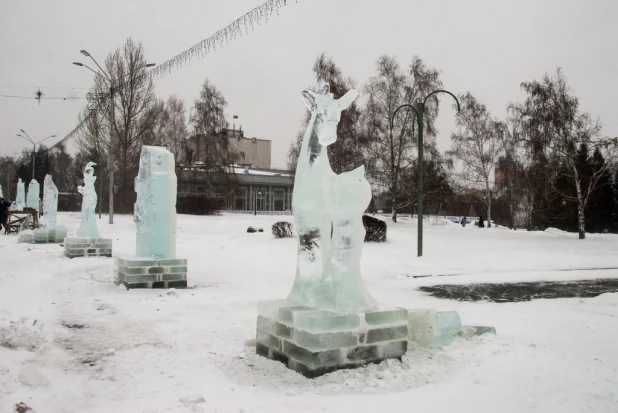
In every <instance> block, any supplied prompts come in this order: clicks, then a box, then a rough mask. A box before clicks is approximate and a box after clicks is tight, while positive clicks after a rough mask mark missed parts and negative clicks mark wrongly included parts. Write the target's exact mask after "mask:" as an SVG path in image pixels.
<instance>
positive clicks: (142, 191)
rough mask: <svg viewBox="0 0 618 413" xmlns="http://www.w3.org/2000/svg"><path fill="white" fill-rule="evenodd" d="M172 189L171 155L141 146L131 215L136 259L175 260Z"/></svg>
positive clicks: (161, 149)
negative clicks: (133, 222)
mask: <svg viewBox="0 0 618 413" xmlns="http://www.w3.org/2000/svg"><path fill="white" fill-rule="evenodd" d="M176 185H177V181H176V172H175V167H174V156H173V155H172V153H171V152H170V151H168V150H167V149H165V148H163V147H158V146H142V153H141V156H140V161H139V174H138V175H137V177H136V178H135V192H137V201H136V202H135V210H134V214H133V220H134V221H135V225H136V226H137V239H136V253H137V255H138V256H140V257H156V258H175V257H176Z"/></svg>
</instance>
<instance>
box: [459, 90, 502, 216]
mask: <svg viewBox="0 0 618 413" xmlns="http://www.w3.org/2000/svg"><path fill="white" fill-rule="evenodd" d="M459 102H460V104H461V111H460V112H459V113H458V114H457V116H456V125H457V126H458V128H459V129H458V131H457V132H456V133H453V134H452V136H451V140H452V147H451V149H450V150H449V151H448V152H447V155H448V156H449V157H450V158H451V159H452V160H453V161H454V165H455V168H456V173H455V176H456V178H457V181H458V186H460V188H462V189H463V188H465V189H475V190H477V191H478V194H479V195H478V196H477V197H478V198H479V199H480V200H481V201H482V202H483V204H485V206H486V207H487V227H488V228H491V201H492V187H493V182H492V180H493V177H494V169H495V166H496V164H497V162H498V160H499V158H500V155H501V154H502V152H503V140H504V135H505V133H507V130H506V125H505V124H504V123H503V122H499V121H497V120H495V119H493V118H492V117H491V115H490V114H489V112H488V111H487V108H486V107H485V105H484V104H482V103H480V102H479V101H478V100H477V99H476V98H475V97H474V96H472V94H471V93H470V92H468V93H467V94H465V95H462V96H460V97H459Z"/></svg>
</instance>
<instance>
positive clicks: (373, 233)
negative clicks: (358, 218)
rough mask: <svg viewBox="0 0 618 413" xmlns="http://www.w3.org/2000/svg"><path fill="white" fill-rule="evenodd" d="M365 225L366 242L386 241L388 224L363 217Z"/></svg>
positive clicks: (367, 216)
mask: <svg viewBox="0 0 618 413" xmlns="http://www.w3.org/2000/svg"><path fill="white" fill-rule="evenodd" d="M363 225H364V226H365V231H366V233H365V242H384V241H386V222H384V221H382V220H381V219H378V218H374V217H372V216H369V215H363Z"/></svg>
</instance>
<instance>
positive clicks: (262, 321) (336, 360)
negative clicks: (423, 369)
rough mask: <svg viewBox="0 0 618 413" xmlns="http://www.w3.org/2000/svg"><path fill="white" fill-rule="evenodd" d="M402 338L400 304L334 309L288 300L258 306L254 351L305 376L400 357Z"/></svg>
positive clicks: (404, 343)
mask: <svg viewBox="0 0 618 413" xmlns="http://www.w3.org/2000/svg"><path fill="white" fill-rule="evenodd" d="M407 338H408V311H407V310H405V309H403V308H397V307H388V306H380V308H378V309H377V310H374V311H369V312H365V313H334V312H330V311H326V310H319V309H316V308H313V307H305V306H302V305H298V304H297V303H295V302H293V301H289V300H275V301H262V302H260V303H259V304H258V320H257V344H256V352H257V354H259V355H261V356H264V357H268V358H269V359H272V360H277V361H281V362H283V363H284V364H286V365H287V367H288V368H290V369H292V370H295V371H296V372H298V373H300V374H302V375H304V376H305V377H309V378H313V377H318V376H321V375H323V374H325V373H329V372H331V371H334V370H338V369H344V368H352V367H358V366H361V365H363V364H367V363H374V362H379V361H381V360H384V359H388V358H401V356H403V355H404V354H405V353H406V351H407V349H408V341H407Z"/></svg>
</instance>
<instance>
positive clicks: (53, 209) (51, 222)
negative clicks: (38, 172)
mask: <svg viewBox="0 0 618 413" xmlns="http://www.w3.org/2000/svg"><path fill="white" fill-rule="evenodd" d="M43 212H44V214H45V223H46V224H47V229H55V228H56V215H57V213H58V188H57V187H56V184H54V181H53V180H52V177H51V175H49V174H48V175H45V181H44V182H43Z"/></svg>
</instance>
